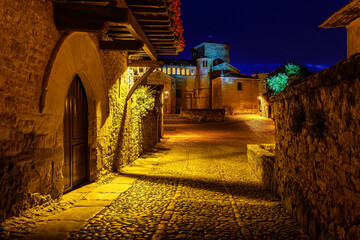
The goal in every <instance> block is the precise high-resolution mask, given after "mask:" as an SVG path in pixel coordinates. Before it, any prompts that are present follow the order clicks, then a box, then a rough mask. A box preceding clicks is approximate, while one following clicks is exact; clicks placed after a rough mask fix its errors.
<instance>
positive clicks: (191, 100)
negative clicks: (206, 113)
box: [149, 42, 259, 114]
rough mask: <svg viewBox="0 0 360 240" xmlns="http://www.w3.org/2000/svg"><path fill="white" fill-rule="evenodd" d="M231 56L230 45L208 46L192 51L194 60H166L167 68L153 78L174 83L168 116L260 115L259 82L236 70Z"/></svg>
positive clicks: (213, 44) (152, 76) (216, 44)
mask: <svg viewBox="0 0 360 240" xmlns="http://www.w3.org/2000/svg"><path fill="white" fill-rule="evenodd" d="M229 52H230V45H229V44H223V43H214V42H204V43H202V44H200V45H198V46H196V47H194V48H193V49H192V55H193V59H162V60H163V61H164V66H163V67H162V68H158V69H157V71H156V72H155V73H153V74H152V75H150V77H149V78H151V79H154V78H156V76H157V77H161V76H164V78H168V79H169V78H172V79H174V81H173V84H175V85H172V87H171V89H172V90H171V92H170V91H169V102H171V106H172V107H171V109H170V108H168V110H167V112H168V113H180V111H181V110H185V109H222V108H225V109H226V111H227V113H229V114H241V113H257V111H258V100H257V97H258V89H259V87H258V86H259V79H258V78H256V77H251V76H247V75H245V74H242V73H240V70H239V69H237V68H236V67H234V66H232V65H231V64H230V54H229ZM160 72H162V73H163V74H161V75H160ZM156 74H157V75H156ZM164 74H165V75H164ZM165 76H167V77H165ZM158 81H162V80H160V79H159V80H158Z"/></svg>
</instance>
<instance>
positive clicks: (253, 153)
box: [247, 144, 275, 189]
mask: <svg viewBox="0 0 360 240" xmlns="http://www.w3.org/2000/svg"><path fill="white" fill-rule="evenodd" d="M274 150H275V144H260V145H258V144H248V145H247V157H248V162H249V165H250V167H251V169H252V170H253V172H254V174H255V175H256V177H257V178H258V179H259V180H260V181H261V182H263V183H264V184H265V186H267V187H268V188H270V189H272V188H273V187H272V186H273V181H274V177H273V174H274V161H275V151H274Z"/></svg>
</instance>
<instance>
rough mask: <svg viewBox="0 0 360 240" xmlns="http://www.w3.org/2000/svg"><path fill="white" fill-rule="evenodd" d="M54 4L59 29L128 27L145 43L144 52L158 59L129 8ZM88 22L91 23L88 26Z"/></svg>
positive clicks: (89, 29)
mask: <svg viewBox="0 0 360 240" xmlns="http://www.w3.org/2000/svg"><path fill="white" fill-rule="evenodd" d="M53 4H54V21H55V25H56V27H57V29H59V30H60V29H61V30H64V31H75V30H76V31H85V32H86V31H97V29H101V30H104V29H105V28H106V24H107V23H106V22H113V23H117V24H118V25H123V26H126V28H127V29H128V30H129V32H130V33H131V34H132V35H133V36H134V38H135V40H137V41H142V42H143V43H144V50H145V51H146V52H147V54H148V55H149V56H150V58H151V59H152V60H156V59H157V54H156V51H155V49H154V47H153V46H152V44H151V42H150V41H149V39H148V38H147V36H146V34H145V33H144V31H143V30H142V28H141V27H140V25H139V23H138V22H137V20H136V18H135V17H134V15H133V14H132V12H131V11H130V9H129V8H119V7H113V6H96V5H87V4H79V3H71V4H67V3H57V2H53ZM87 22H89V23H88V24H86V23H87ZM94 23H96V24H94ZM92 24H94V25H92ZM94 26H95V27H94ZM94 28H95V29H94Z"/></svg>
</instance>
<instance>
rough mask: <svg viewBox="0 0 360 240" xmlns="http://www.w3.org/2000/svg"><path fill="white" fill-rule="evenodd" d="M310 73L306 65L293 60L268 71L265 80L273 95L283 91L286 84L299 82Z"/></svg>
mask: <svg viewBox="0 0 360 240" xmlns="http://www.w3.org/2000/svg"><path fill="white" fill-rule="evenodd" d="M311 74H312V73H311V72H310V71H309V70H308V69H307V68H306V67H303V66H301V65H300V64H297V63H295V62H288V63H286V64H284V65H282V66H280V67H279V68H277V69H275V70H274V71H273V72H271V73H269V75H268V76H267V77H266V79H265V80H266V83H267V85H268V87H269V91H270V92H271V93H272V94H273V95H275V94H277V93H279V92H281V91H283V90H284V89H285V87H286V86H288V85H290V84H292V83H295V82H299V81H301V80H302V79H304V78H306V77H308V76H310V75H311Z"/></svg>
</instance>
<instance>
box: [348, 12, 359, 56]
mask: <svg viewBox="0 0 360 240" xmlns="http://www.w3.org/2000/svg"><path fill="white" fill-rule="evenodd" d="M346 29H347V57H350V56H351V55H353V54H355V53H358V52H360V37H359V36H360V18H357V19H356V20H354V21H352V22H351V23H350V24H348V25H347V26H346Z"/></svg>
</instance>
